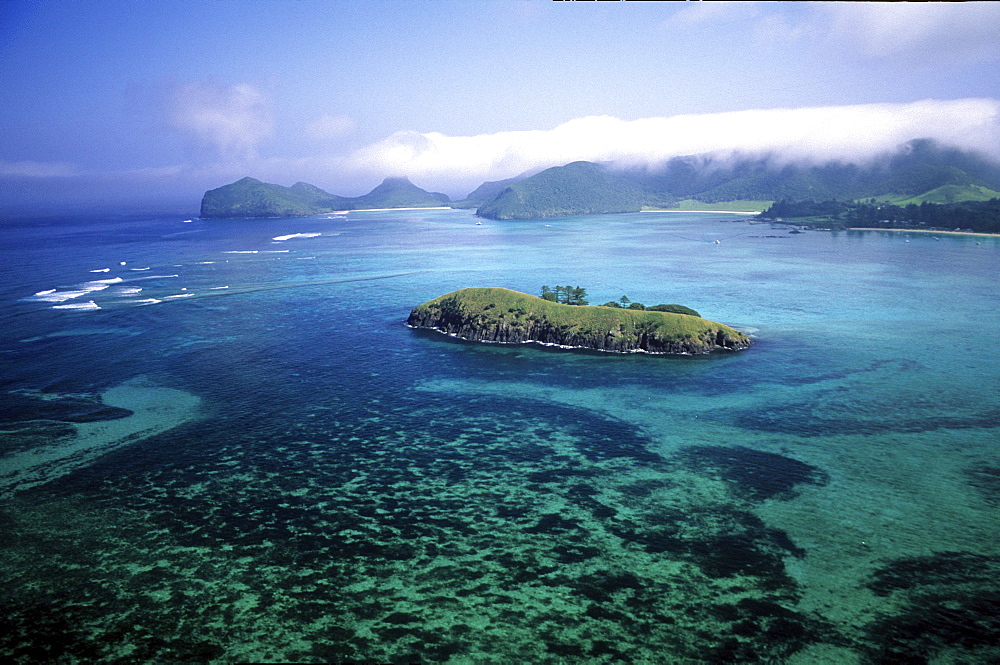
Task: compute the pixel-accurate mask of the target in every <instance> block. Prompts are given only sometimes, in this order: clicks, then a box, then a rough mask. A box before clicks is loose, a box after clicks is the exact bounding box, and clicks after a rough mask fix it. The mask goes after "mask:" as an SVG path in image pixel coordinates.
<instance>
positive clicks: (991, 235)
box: [846, 226, 1000, 238]
mask: <svg viewBox="0 0 1000 665" xmlns="http://www.w3.org/2000/svg"><path fill="white" fill-rule="evenodd" d="M846 230H847V231H892V232H894V233H930V234H931V235H949V236H977V237H980V238H1000V233H982V232H979V231H935V230H933V229H880V228H878V227H865V226H850V227H848V228H847V229H846Z"/></svg>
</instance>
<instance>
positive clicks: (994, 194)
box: [875, 184, 1000, 206]
mask: <svg viewBox="0 0 1000 665" xmlns="http://www.w3.org/2000/svg"><path fill="white" fill-rule="evenodd" d="M990 199H1000V191H997V190H995V189H990V188H989V187H984V186H983V185H971V184H970V185H942V186H941V187H935V188H934V189H932V190H930V191H927V192H924V193H923V194H919V195H917V196H910V195H907V194H889V195H886V196H879V197H875V200H877V201H879V202H881V203H891V204H893V205H897V206H907V205H910V204H913V205H920V204H921V203H962V202H964V201H989V200H990Z"/></svg>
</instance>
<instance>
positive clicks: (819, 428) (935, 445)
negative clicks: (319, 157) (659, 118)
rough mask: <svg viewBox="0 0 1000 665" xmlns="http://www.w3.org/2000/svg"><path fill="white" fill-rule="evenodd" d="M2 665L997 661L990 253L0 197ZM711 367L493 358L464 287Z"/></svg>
mask: <svg viewBox="0 0 1000 665" xmlns="http://www.w3.org/2000/svg"><path fill="white" fill-rule="evenodd" d="M0 259H2V262H0V265H2V266H3V267H2V271H3V282H2V286H0V304H2V313H0V316H2V325H0V360H2V366H3V372H2V375H0V378H2V382H3V385H2V386H0V391H2V395H3V400H2V403H3V407H2V409H0V430H2V432H0V442H2V446H0V454H2V457H0V534H2V538H0V598H2V610H0V611H2V613H3V617H2V618H3V625H4V626H5V629H4V631H3V635H2V637H0V658H2V659H3V660H4V661H5V662H23V663H29V662H98V661H99V662H164V663H167V662H212V661H214V662H241V661H272V662H273V661H300V662H331V661H333V662H337V661H370V662H394V663H409V662H422V663H515V662H516V663H522V662H524V663H527V662H531V663H577V662H580V663H615V662H638V663H643V662H645V663H668V662H669V663H716V662H737V663H758V662H760V663H838V664H839V663H847V664H852V663H858V664H862V663H902V662H905V663H925V662H926V663H978V662H991V661H993V662H995V661H996V659H998V658H1000V619H998V617H1000V582H998V580H1000V558H998V551H1000V520H998V512H997V511H998V506H1000V450H998V446H997V442H998V441H1000V359H998V355H997V352H996V340H997V333H998V331H1000V307H998V305H1000V297H998V281H997V277H998V268H1000V240H998V239H995V238H980V237H973V236H942V237H940V238H935V237H933V236H930V235H926V234H906V233H889V232H882V233H879V232H849V233H827V232H805V233H800V234H792V233H789V232H788V229H787V228H784V227H776V228H772V227H771V226H769V225H767V224H753V223H751V221H749V218H747V217H746V216H739V215H726V214H720V213H712V214H702V213H641V214H629V215H605V216H592V217H577V218H565V219H558V220H532V221H518V222H492V221H484V222H483V224H481V225H478V224H477V223H476V218H475V217H473V216H472V215H471V213H469V212H468V211H453V210H425V211H384V212H356V213H355V212H352V213H350V214H348V215H340V216H329V217H312V218H299V219H280V220H254V221H248V220H212V221H203V220H197V219H196V220H193V221H189V220H184V219H182V218H181V217H176V218H171V217H152V216H149V217H131V218H124V217H122V218H93V219H70V218H63V219H49V220H27V221H25V220H21V221H10V222H7V223H6V224H5V241H4V243H3V246H2V248H0ZM542 284H548V285H554V284H574V285H581V286H584V287H586V288H587V289H588V291H589V294H590V298H591V302H604V301H607V300H612V299H617V298H619V297H620V296H622V295H627V296H628V297H629V298H631V299H632V300H637V301H641V302H645V303H646V304H655V303H661V302H664V303H681V304H684V305H688V306H690V307H693V308H695V309H697V310H698V311H699V312H701V313H702V314H703V315H704V316H706V317H707V318H710V319H713V320H717V321H721V322H724V323H728V324H730V325H734V326H736V327H738V328H740V329H742V330H744V331H747V332H749V333H751V334H753V336H754V337H755V338H756V341H757V343H756V344H755V346H754V347H752V348H751V349H749V350H747V351H744V352H740V353H736V354H724V355H713V356H708V357H649V356H642V355H604V354H593V353H581V352H569V351H560V350H553V349H546V348H539V347H534V346H530V345H523V346H522V345H518V346H499V345H477V344H469V343H464V342H460V341H456V340H453V339H450V338H447V337H445V336H442V335H438V334H436V333H433V332H426V331H414V330H411V329H408V328H407V327H406V326H405V325H404V323H403V322H404V320H405V319H406V316H407V314H408V312H409V310H410V308H411V307H413V306H414V305H416V304H418V303H421V302H423V301H425V300H428V299H430V298H432V297H435V296H438V295H440V294H442V293H446V292H448V291H452V290H455V289H457V288H461V287H464V286H471V285H483V286H504V287H508V288H512V289H517V290H521V291H526V292H529V293H537V292H538V291H539V289H540V287H541V285H542Z"/></svg>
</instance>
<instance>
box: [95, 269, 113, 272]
mask: <svg viewBox="0 0 1000 665" xmlns="http://www.w3.org/2000/svg"><path fill="white" fill-rule="evenodd" d="M90 272H111V268H98V269H97V270H91V271H90Z"/></svg>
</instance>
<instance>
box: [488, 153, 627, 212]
mask: <svg viewBox="0 0 1000 665" xmlns="http://www.w3.org/2000/svg"><path fill="white" fill-rule="evenodd" d="M643 201H644V196H643V192H642V191H641V190H640V188H639V187H638V186H637V185H636V184H635V183H633V182H630V181H629V180H627V179H625V178H622V177H620V176H618V175H616V174H614V173H612V172H610V171H609V170H608V169H606V168H604V167H602V166H599V165H598V164H594V163H591V162H573V163H571V164H567V165H566V166H556V167H553V168H550V169H546V170H544V171H542V172H541V173H538V174H537V175H533V176H531V177H530V178H526V179H524V180H521V181H518V182H515V183H514V184H512V185H509V186H508V187H506V188H504V189H503V191H501V192H500V194H499V195H498V196H497V197H496V198H495V199H493V200H492V201H491V202H489V203H487V204H485V205H483V206H480V208H479V209H478V210H477V211H476V214H477V215H479V216H480V217H487V218H489V219H534V218H544V217H563V216H566V215H589V214H598V213H609V212H638V211H639V210H640V209H641V208H642V205H643Z"/></svg>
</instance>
